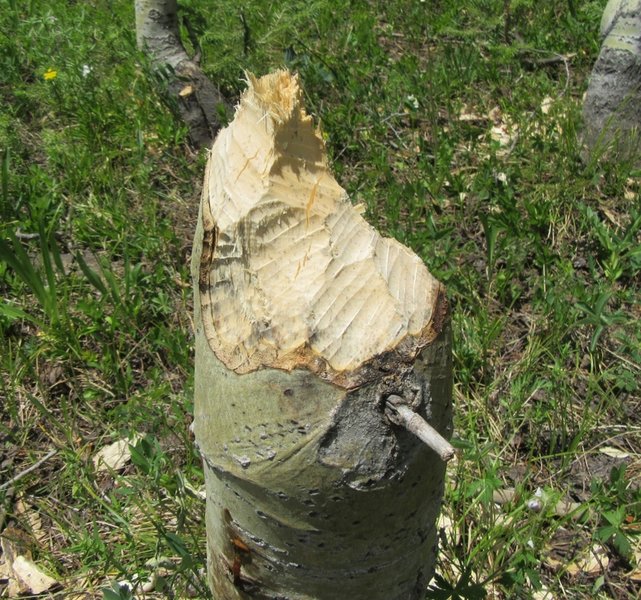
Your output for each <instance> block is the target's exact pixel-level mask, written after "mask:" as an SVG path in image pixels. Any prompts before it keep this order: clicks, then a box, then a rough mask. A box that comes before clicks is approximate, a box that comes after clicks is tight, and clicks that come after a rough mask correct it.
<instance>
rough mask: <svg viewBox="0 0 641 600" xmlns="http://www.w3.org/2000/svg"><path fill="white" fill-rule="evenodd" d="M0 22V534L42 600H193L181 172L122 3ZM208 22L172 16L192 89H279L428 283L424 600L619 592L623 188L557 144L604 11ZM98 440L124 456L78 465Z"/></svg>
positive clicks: (630, 219) (637, 259)
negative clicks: (450, 427) (447, 307)
mask: <svg viewBox="0 0 641 600" xmlns="http://www.w3.org/2000/svg"><path fill="white" fill-rule="evenodd" d="M7 4H8V5H7V7H5V9H4V10H3V11H2V12H1V14H0V32H1V33H2V35H0V44H1V48H0V70H1V72H2V74H3V77H2V80H1V81H0V97H1V98H2V104H1V105H0V106H1V108H0V259H2V262H0V289H1V291H2V296H3V300H2V303H1V304H0V337H1V338H2V342H1V343H2V351H1V352H0V397H1V404H0V529H3V528H4V530H3V531H2V533H1V535H2V537H3V538H4V539H11V540H13V542H14V543H16V544H18V543H19V544H20V545H21V547H24V548H25V549H26V550H28V551H29V552H30V553H31V555H32V556H33V558H34V561H35V562H37V564H38V565H40V566H41V567H42V568H43V569H44V570H46V571H47V572H48V573H49V574H51V575H52V576H54V577H55V578H56V579H58V580H59V581H61V583H62V585H63V586H64V588H63V589H62V591H60V592H57V597H61V598H62V597H64V598H78V599H79V598H102V597H105V598H108V599H113V598H126V597H128V592H127V591H126V590H125V589H124V588H121V587H119V586H118V585H117V582H119V581H123V580H127V581H130V582H133V584H134V587H136V590H137V591H136V593H137V594H141V593H142V592H141V591H140V590H141V586H142V584H143V582H145V581H146V580H147V579H148V578H149V577H150V576H151V575H152V574H154V573H155V574H156V577H157V581H156V582H155V583H156V585H155V591H154V592H151V593H148V594H147V595H146V597H159V598H161V597H184V596H186V595H191V596H195V597H202V598H204V597H207V596H206V594H207V592H206V590H205V582H204V577H203V571H202V569H203V568H204V565H205V559H204V556H203V549H204V543H203V533H204V532H203V528H204V524H203V516H202V500H201V498H200V496H199V494H198V490H199V489H200V487H201V485H202V470H201V466H200V460H199V457H198V455H197V453H196V452H195V450H194V447H193V443H192V439H191V437H190V433H189V427H188V426H189V423H190V419H191V417H190V415H191V408H192V406H191V388H192V333H191V332H192V329H191V322H190V309H191V290H190V281H189V273H188V268H187V263H188V255H189V248H190V243H191V236H192V232H193V228H194V222H195V218H196V210H197V203H198V199H199V191H200V185H201V178H202V174H203V166H204V160H205V154H204V152H200V153H196V152H194V151H192V150H191V149H190V148H189V146H188V143H187V132H186V130H185V128H184V127H183V126H182V125H181V124H180V123H179V122H177V120H176V118H175V116H174V111H173V109H172V106H171V105H170V104H168V103H167V102H166V101H165V100H164V97H163V94H162V86H163V81H162V77H161V76H159V75H158V74H155V73H154V72H153V71H152V69H150V67H149V65H148V63H147V62H146V60H145V58H144V57H143V56H141V55H140V54H139V53H138V52H137V50H136V49H135V36H134V31H133V7H132V6H131V4H132V3H131V2H129V1H128V0H113V1H112V2H108V3H107V2H105V3H84V2H59V3H55V4H54V3H49V2H45V1H44V0H27V1H23V0H20V1H18V0H9V1H8V3H7ZM205 4H206V3H202V2H197V1H196V0H183V1H182V2H181V5H182V7H183V10H182V12H181V15H182V17H183V18H185V19H187V21H188V23H189V27H190V28H191V29H192V31H194V32H195V33H196V34H197V36H198V38H199V39H200V41H201V44H202V50H203V56H204V59H203V60H204V63H203V64H204V67H205V68H206V70H207V72H208V73H209V74H210V76H211V77H212V79H214V80H215V81H217V82H218V83H219V84H220V86H221V88H222V89H223V90H224V91H225V93H226V94H227V95H228V96H229V97H231V98H233V97H235V96H236V95H237V94H238V93H239V91H240V90H241V89H242V87H243V85H244V84H243V72H244V71H245V70H252V71H254V72H256V73H259V74H262V73H264V72H267V71H268V70H271V69H274V68H276V67H280V66H283V65H286V66H289V67H290V68H292V69H296V70H298V71H299V72H300V74H301V78H302V81H303V84H304V86H305V92H306V102H307V104H308V106H309V108H310V110H311V111H312V112H313V113H314V114H315V115H316V117H317V118H318V119H319V120H320V121H321V123H322V126H323V130H324V132H325V135H326V138H327V140H328V145H329V149H330V152H331V157H332V161H333V167H334V170H335V172H336V174H337V178H338V180H339V182H341V184H342V185H343V186H344V187H345V188H346V189H347V190H348V192H349V193H350V195H351V197H352V199H353V200H354V201H355V202H363V203H365V205H366V206H367V207H368V219H369V220H370V222H371V223H373V224H374V225H376V226H377V227H378V228H379V229H380V230H381V231H383V232H384V233H386V234H388V235H393V236H394V237H396V238H397V239H399V240H401V241H402V242H403V243H405V244H407V245H409V246H410V247H412V248H413V249H414V250H415V251H416V252H417V253H419V254H420V255H421V256H422V257H423V258H424V259H425V261H426V263H427V264H428V266H429V268H430V270H431V271H432V272H433V273H434V274H435V275H436V276H437V277H439V278H440V279H441V280H442V281H443V282H444V283H445V284H446V285H447V287H448V293H449V297H450V301H451V305H452V314H453V324H454V335H455V338H454V359H455V411H456V412H455V420H456V443H457V445H458V447H459V455H458V458H457V460H456V463H455V464H454V465H453V466H451V467H450V468H449V478H448V485H447V490H446V498H445V504H444V511H443V515H444V516H443V519H442V523H441V525H442V529H441V544H440V546H441V550H440V558H439V566H438V569H439V571H438V572H439V576H438V578H437V579H436V580H435V582H434V583H433V586H432V589H431V590H430V591H429V592H428V593H427V596H428V597H431V598H480V597H483V596H484V595H485V596H486V597H489V598H517V597H518V598H636V597H638V594H639V587H640V585H641V583H640V580H641V572H640V571H639V560H641V538H640V537H639V533H640V532H641V492H640V491H639V482H640V481H641V479H640V472H641V461H640V460H639V458H640V456H641V417H640V415H641V410H640V408H641V390H640V385H639V381H641V309H640V306H641V296H640V289H641V201H640V199H639V187H640V186H641V177H640V173H639V171H638V170H636V169H635V168H634V165H631V164H621V163H619V164H608V163H606V162H604V161H601V160H599V157H593V159H591V160H588V161H586V162H584V161H582V160H581V158H580V156H581V148H580V145H579V143H578V142H577V134H578V132H579V131H580V110H581V97H582V94H583V92H584V90H585V87H586V80H587V76H588V75H589V72H590V69H591V66H592V64H593V62H594V60H595V58H596V55H597V52H598V44H599V42H598V38H597V29H598V22H599V19H600V14H601V11H602V9H603V7H604V5H605V1H590V0H586V1H583V2H568V3H564V2H551V1H548V0H545V1H542V2H534V1H531V0H519V1H516V0H513V1H512V2H505V1H503V0H472V1H469V0H468V1H466V2H462V1H458V0H456V1H452V2H422V1H414V0H413V1H410V0H400V1H399V2H395V3H387V2H375V1H371V2H355V1H348V0H339V1H337V2H331V3H330V2H327V1H326V0H312V1H310V2H306V3H302V2H289V3H282V2H266V1H264V0H248V1H247V2H245V3H243V4H242V8H239V5H238V4H237V3H232V2H226V3H221V4H222V6H220V7H219V8H218V9H217V10H218V11H219V12H217V13H215V14H214V13H211V12H207V11H208V9H206V6H205ZM185 27H186V25H185ZM185 38H186V39H187V38H188V36H187V35H185ZM546 59H554V60H553V61H551V62H550V61H547V60H546ZM54 71H55V73H56V75H55V77H52V76H51V74H52V72H54ZM47 73H48V75H47V77H45V74H47ZM31 234H34V235H31ZM134 436H137V437H134ZM121 439H131V440H132V448H133V455H132V461H131V462H130V463H129V464H128V465H127V466H126V467H125V469H124V470H123V471H120V472H115V473H114V472H105V471H99V470H97V469H96V468H95V467H94V464H93V460H92V459H93V457H94V456H95V453H96V451H97V450H98V449H100V448H102V447H104V446H105V445H108V444H109V443H111V442H113V441H117V440H121ZM51 451H55V454H54V455H52V456H51V457H50V458H49V459H48V460H47V461H45V462H44V463H43V464H41V465H40V466H39V467H38V468H37V469H36V470H35V471H32V472H29V473H26V474H25V476H24V477H22V478H21V479H19V480H17V481H15V482H13V483H11V485H8V486H7V485H6V484H5V485H3V482H6V481H8V480H9V478H10V477H12V476H13V475H15V474H20V473H22V472H24V471H25V470H26V469H27V468H28V467H29V466H30V465H32V464H34V463H36V462H37V461H38V460H39V459H40V458H42V457H44V456H46V455H47V454H48V453H50V452H51ZM570 502H572V503H574V504H571V505H570V504H569V503H570ZM563 507H565V508H563ZM568 507H569V508H568ZM591 558H592V560H590V559H591ZM2 590H3V588H2V583H0V597H2V594H5V597H6V590H5V591H4V592H3V591H2ZM52 595H56V594H55V593H52Z"/></svg>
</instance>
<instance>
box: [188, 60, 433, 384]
mask: <svg viewBox="0 0 641 600" xmlns="http://www.w3.org/2000/svg"><path fill="white" fill-rule="evenodd" d="M205 180H206V185H207V189H206V191H205V196H204V203H203V217H204V227H205V236H206V238H205V239H206V244H205V246H206V247H205V253H206V255H207V259H206V260H203V261H202V263H201V274H200V285H201V291H202V298H201V301H202V304H203V318H204V321H205V331H206V334H207V337H208V339H209V340H210V343H211V346H212V348H213V349H214V351H215V352H216V354H217V356H218V357H219V358H220V359H221V360H222V361H223V362H224V363H225V364H226V365H227V366H228V367H229V368H231V369H233V370H235V371H236V372H238V373H246V372H248V371H251V370H253V369H256V368H259V367H264V366H271V367H275V368H283V369H292V368H294V367H299V366H304V367H306V368H309V369H311V370H313V371H315V372H321V373H324V374H326V375H327V377H328V378H329V379H331V380H335V378H336V377H337V374H339V373H342V374H343V375H344V377H345V374H348V373H350V372H351V373H353V372H355V371H356V370H357V369H359V367H360V366H361V365H362V364H363V363H364V362H366V361H368V360H370V359H371V358H372V357H375V356H379V355H381V354H384V353H386V352H388V351H390V350H393V349H395V348H399V344H401V343H402V342H404V341H406V342H408V343H407V345H406V347H402V348H400V349H399V350H400V351H401V352H403V353H406V354H412V353H415V352H416V351H417V349H418V348H420V346H421V345H425V343H426V342H427V341H429V340H430V339H432V338H433V337H434V335H435V331H434V330H435V327H434V323H433V320H434V319H435V318H441V317H442V315H440V314H436V315H435V311H438V309H439V302H442V298H440V295H441V293H442V289H441V285H440V284H439V283H438V282H437V281H436V280H435V279H434V278H433V277H432V276H431V275H430V273H429V272H428V271H427V269H426V267H425V265H424V264H423V263H422V262H421V260H420V259H419V258H418V257H417V256H416V255H415V254H413V253H412V252H410V251H409V250H408V249H407V248H405V247H404V246H402V245H401V244H400V243H398V242H397V241H395V240H393V239H389V238H382V237H381V236H380V235H379V234H378V233H377V232H376V231H375V230H374V229H373V228H372V227H371V226H370V225H369V224H368V223H367V222H366V221H365V220H364V219H363V218H362V217H361V215H360V214H359V212H358V210H357V209H356V208H355V207H353V206H352V205H351V203H350V202H349V199H348V198H347V195H346V193H345V191H344V190H343V189H342V188H341V187H340V186H339V185H338V183H337V182H336V180H335V179H334V177H333V176H332V174H331V172H330V170H329V168H328V165H327V159H326V156H325V151H324V143H323V140H322V137H321V135H320V133H319V132H318V131H317V130H315V129H314V126H313V123H312V119H311V118H310V117H309V116H308V115H307V114H306V113H305V110H304V108H302V106H301V91H300V88H299V86H298V81H297V78H296V77H295V76H291V75H290V74H288V73H286V72H283V71H281V72H277V73H274V74H272V75H269V76H267V77H264V78H262V79H261V80H256V79H254V78H253V77H251V76H250V79H249V89H248V90H247V92H246V93H245V94H244V95H243V97H242V99H241V102H240V106H239V108H238V110H237V113H236V118H235V120H234V123H233V126H232V127H229V128H227V129H225V130H224V131H223V132H221V135H220V136H219V138H218V139H217V141H216V143H215V145H214V147H213V149H212V154H211V157H210V160H209V165H208V167H207V174H206V178H205ZM214 257H215V261H214V260H212V259H213V258H214Z"/></svg>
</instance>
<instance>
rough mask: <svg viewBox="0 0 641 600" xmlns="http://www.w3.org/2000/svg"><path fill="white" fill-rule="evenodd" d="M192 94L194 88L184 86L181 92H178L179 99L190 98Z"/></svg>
mask: <svg viewBox="0 0 641 600" xmlns="http://www.w3.org/2000/svg"><path fill="white" fill-rule="evenodd" d="M193 93H194V88H193V87H192V86H191V85H186V86H185V87H184V88H183V89H182V90H180V91H179V92H178V95H179V96H180V97H181V98H186V97H187V96H191V94H193Z"/></svg>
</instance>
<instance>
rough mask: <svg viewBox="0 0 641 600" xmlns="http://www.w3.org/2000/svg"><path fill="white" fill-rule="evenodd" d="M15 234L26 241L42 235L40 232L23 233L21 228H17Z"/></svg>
mask: <svg viewBox="0 0 641 600" xmlns="http://www.w3.org/2000/svg"><path fill="white" fill-rule="evenodd" d="M14 235H15V236H16V239H18V240H24V241H31V240H37V239H38V238H39V237H40V234H39V233H23V232H22V231H20V230H19V229H18V230H16V232H15V234H14Z"/></svg>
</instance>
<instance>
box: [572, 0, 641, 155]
mask: <svg viewBox="0 0 641 600" xmlns="http://www.w3.org/2000/svg"><path fill="white" fill-rule="evenodd" d="M601 36H602V37H603V44H602V46H601V52H600V53H599V57H598V59H597V61H596V63H595V65H594V69H593V70H592V75H591V77H590V83H589V86H588V90H587V93H586V97H585V102H584V105H583V120H584V132H583V141H584V142H585V144H586V146H587V149H588V151H589V152H593V151H595V150H596V151H597V152H599V153H600V152H603V151H605V152H606V153H607V154H608V155H610V156H612V157H617V158H620V159H632V160H634V161H635V162H637V163H639V162H640V160H639V159H640V158H641V156H640V154H639V128H640V127H641V0H610V2H608V4H607V6H606V8H605V11H604V13H603V18H602V20H601Z"/></svg>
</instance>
